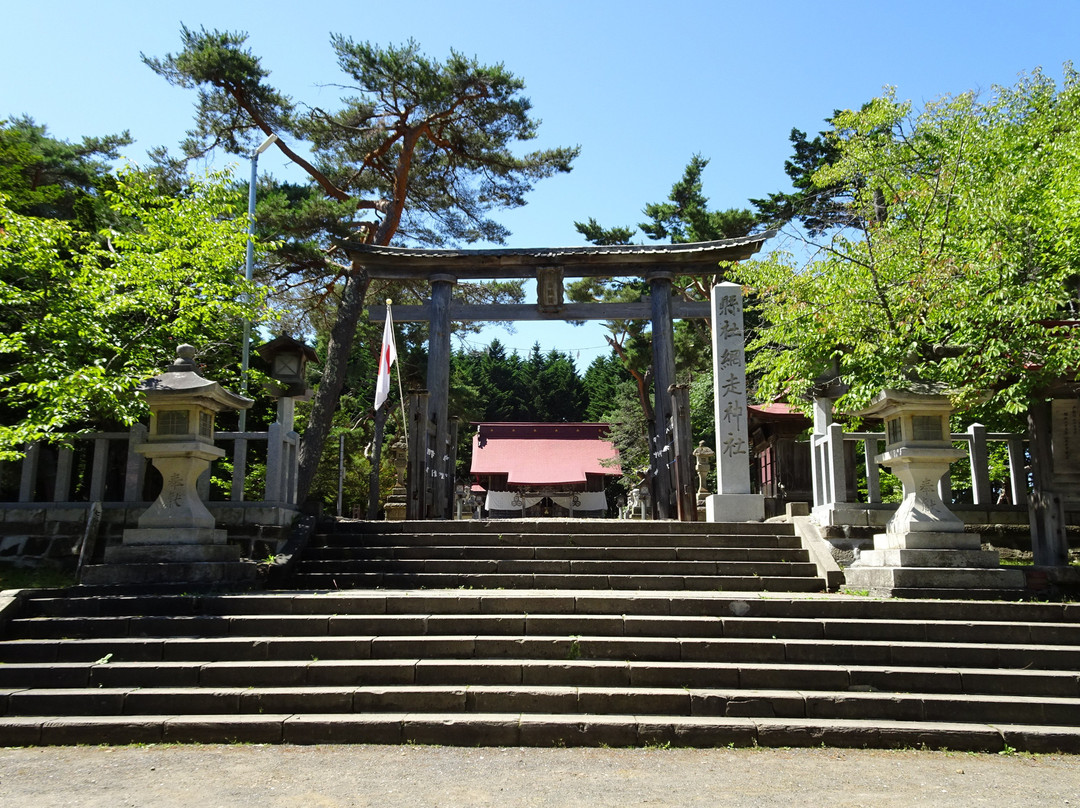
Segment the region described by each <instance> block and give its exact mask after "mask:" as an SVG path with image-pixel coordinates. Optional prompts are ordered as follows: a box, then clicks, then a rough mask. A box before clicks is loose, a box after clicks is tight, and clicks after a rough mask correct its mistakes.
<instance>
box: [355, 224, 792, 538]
mask: <svg viewBox="0 0 1080 808" xmlns="http://www.w3.org/2000/svg"><path fill="white" fill-rule="evenodd" d="M772 235H773V232H772V231H769V232H766V233H759V234H755V235H751V236H745V237H743V238H734V239H724V240H721V241H704V242H692V243H689V244H652V245H638V244H620V245H611V246H602V247H598V246H592V247H557V248H533V249H484V250H444V249H434V250H429V249H412V248H407V247H381V246H375V245H370V244H360V243H354V242H346V243H344V244H343V245H342V246H343V247H344V248H345V249H346V250H347V251H348V252H349V253H350V254H352V256H353V257H354V258H355V259H356V260H357V261H358V263H361V264H363V266H364V268H365V270H366V271H367V273H368V276H369V277H370V278H372V279H382V280H400V281H405V280H426V281H428V282H429V283H430V284H431V298H430V300H429V301H428V302H427V303H425V304H423V305H419V306H398V307H396V308H395V310H394V319H395V321H401V322H406V321H419V320H423V321H428V322H430V323H431V328H430V333H429V337H428V370H427V387H428V389H427V396H424V400H425V401H426V402H427V404H426V405H425V406H424V409H425V410H426V412H425V413H419V414H418V415H417V416H416V417H417V418H418V420H420V421H423V422H424V425H425V427H429V428H425V429H423V430H420V431H419V432H418V433H417V440H415V441H413V443H416V444H417V445H416V446H415V447H414V446H410V469H413V468H415V469H416V470H417V473H412V474H410V482H409V503H410V505H411V506H412V507H411V509H410V507H407V508H406V515H407V517H408V518H410V519H413V518H448V517H449V515H450V512H451V507H452V504H453V503H452V492H453V468H451V467H449V466H448V465H447V464H448V463H449V459H450V458H451V457H452V456H453V452H452V451H450V449H449V437H450V429H449V424H448V414H447V401H448V398H449V393H450V331H451V323H452V322H454V321H458V322H464V321H478V320H481V321H482V320H489V321H507V320H568V321H574V320H597V319H599V320H629V319H647V320H650V321H651V322H652V333H653V381H654V398H653V400H654V407H653V409H654V413H655V421H654V424H653V436H654V438H656V439H657V440H656V442H657V445H664V443H665V442H666V441H665V436H666V433H667V428H668V426H667V425H668V421H669V419H670V417H671V409H672V408H671V398H670V395H669V393H668V388H670V387H671V386H672V385H673V384H674V382H675V341H674V332H673V326H672V324H673V321H674V320H675V319H676V318H682V319H689V318H697V317H708V316H709V306H708V304H707V303H702V304H698V303H686V302H684V301H676V300H673V299H672V295H671V281H672V278H673V277H674V276H676V275H697V276H710V277H715V276H717V275H718V274H720V270H719V264H720V263H723V262H732V261H742V260H744V259H746V258H750V257H751V256H753V255H755V254H756V253H757V252H758V251H759V250H760V249H761V247H762V245H763V244H764V243H765V241H766V240H768V239H769V238H770V237H771V236H772ZM625 277H639V278H644V279H645V280H647V281H648V282H649V296H648V300H642V301H640V302H638V303H626V304H623V303H571V304H567V303H565V302H564V301H563V280H564V279H565V278H625ZM507 279H535V280H536V282H537V298H538V300H537V303H536V304H509V305H508V304H480V305H462V304H455V302H454V301H453V300H452V296H453V287H454V284H455V283H457V282H458V281H459V280H507ZM381 313H382V308H381V307H378V308H372V309H369V316H371V317H374V318H376V319H377V318H378V317H379V316H381ZM421 444H424V445H421ZM653 478H654V486H653V487H654V490H653V497H654V502H655V503H656V504H657V511H658V515H659V517H660V518H661V519H668V518H673V516H674V512H675V511H674V506H673V500H672V483H671V476H670V474H668V473H666V470H665V473H657V474H654V475H653ZM421 486H426V490H420V487H421Z"/></svg>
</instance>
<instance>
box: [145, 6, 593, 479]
mask: <svg viewBox="0 0 1080 808" xmlns="http://www.w3.org/2000/svg"><path fill="white" fill-rule="evenodd" d="M181 38H182V42H183V50H182V51H180V52H179V53H177V54H170V55H167V56H166V57H164V58H162V59H155V58H149V57H144V61H145V62H146V63H147V64H148V65H149V66H150V67H151V68H152V69H153V70H154V71H156V72H157V73H159V74H160V75H162V76H163V77H164V78H166V79H167V80H168V81H169V82H170V83H173V84H176V85H179V86H182V87H190V88H198V89H199V100H198V103H197V108H196V119H195V126H194V128H193V129H192V130H191V132H190V137H189V139H188V141H187V142H186V143H185V146H184V149H185V153H186V154H187V155H189V156H196V155H200V154H205V153H206V152H208V151H209V150H211V149H214V148H217V147H222V148H224V149H225V150H226V151H228V152H230V153H233V154H246V153H248V152H250V151H251V149H252V148H253V147H254V146H255V145H256V144H257V143H258V142H259V141H261V140H262V139H263V138H264V137H266V136H268V135H270V134H277V135H278V136H279V139H278V141H277V143H276V148H278V149H279V150H280V151H281V152H282V153H283V154H284V155H286V156H287V157H288V158H289V159H290V160H291V161H292V162H293V163H295V164H296V165H297V166H299V167H300V168H302V169H303V170H304V171H305V172H306V173H307V175H308V176H309V178H310V179H311V182H312V185H311V187H310V188H309V189H307V193H306V195H302V196H301V198H299V199H298V200H296V202H297V204H296V205H294V208H295V213H296V215H295V216H294V217H291V218H290V228H291V232H293V233H294V234H295V236H294V238H293V240H292V242H291V243H292V244H293V245H294V246H295V248H296V252H297V253H298V254H299V255H301V256H302V257H303V259H304V262H303V263H301V264H299V266H300V267H301V269H302V270H303V272H304V273H305V278H304V281H305V282H307V283H309V284H311V285H313V286H315V287H318V288H321V289H323V290H324V292H323V295H324V298H325V299H328V300H329V299H336V300H337V308H336V313H335V315H334V318H333V325H332V327H331V328H330V329H329V340H328V342H327V358H326V365H325V368H324V370H323V374H322V380H321V383H320V385H319V388H318V390H317V393H316V397H315V400H314V402H313V406H312V412H311V415H310V417H309V420H308V424H307V428H306V430H305V433H304V443H303V449H302V452H301V459H300V466H301V468H300V479H299V494H300V497H301V499H303V498H305V497H306V495H307V492H308V490H309V488H310V486H311V481H312V479H313V477H314V473H315V468H316V466H317V463H318V460H319V457H320V455H321V453H322V449H323V444H324V442H325V440H326V437H327V435H328V434H329V430H330V426H331V422H332V418H333V413H334V410H335V408H336V406H337V402H338V397H339V395H340V392H341V390H342V387H343V385H344V379H345V374H346V370H347V365H348V357H349V354H350V351H351V348H352V344H353V340H354V337H355V334H356V328H357V323H358V322H359V319H360V315H361V312H362V310H363V307H364V300H365V296H366V294H367V291H368V280H369V279H368V276H367V273H366V271H365V269H364V266H363V264H362V263H361V262H359V261H357V260H355V259H351V258H349V257H348V255H347V254H346V253H345V252H344V251H343V250H342V248H341V246H340V242H341V240H342V238H353V239H358V240H360V241H364V242H368V243H372V244H380V245H385V244H390V243H391V242H392V241H395V240H397V241H402V240H405V241H409V242H412V243H419V244H431V245H436V244H443V243H447V242H449V243H453V242H461V241H464V242H472V241H476V240H487V241H492V242H501V241H502V240H503V239H504V238H505V236H506V235H507V231H506V229H505V228H504V227H502V226H501V225H499V224H498V223H497V222H495V221H494V220H493V219H491V218H490V213H491V212H492V211H495V210H498V209H501V208H508V207H517V206H520V205H523V204H525V194H526V193H527V192H528V191H529V190H530V189H531V188H532V185H533V184H534V183H535V182H536V181H537V180H540V179H543V178H545V177H548V176H551V175H553V174H555V173H557V172H561V171H568V170H569V169H570V163H571V161H572V160H573V158H574V157H575V156H576V154H577V149H574V148H555V149H546V150H541V151H535V152H531V153H527V154H525V155H519V154H518V152H517V149H516V148H515V147H516V146H517V144H518V143H521V142H526V141H529V140H531V139H533V138H534V137H535V136H536V133H537V127H538V125H539V122H538V121H537V120H535V119H534V118H533V117H532V116H531V115H530V109H531V105H530V103H529V100H528V99H527V98H525V97H524V96H523V95H522V91H523V90H524V83H523V82H522V81H521V80H520V79H519V78H517V77H516V76H514V75H513V74H512V73H510V72H509V71H508V70H507V69H506V68H505V67H504V66H503V65H493V66H488V65H482V64H480V63H479V62H478V61H477V60H476V59H475V58H473V59H470V58H468V57H465V56H463V55H462V54H460V53H457V52H454V51H452V52H451V54H450V56H449V57H448V58H447V60H446V61H445V62H440V61H437V60H433V59H431V58H429V57H427V56H426V55H424V54H423V53H422V52H421V51H420V48H419V46H418V45H417V44H416V43H415V42H412V41H409V42H407V43H405V44H404V45H402V46H398V47H388V48H380V47H377V46H375V45H373V44H371V43H365V42H355V41H353V40H352V39H350V38H348V37H344V36H341V35H337V34H335V35H332V36H331V46H332V48H333V49H334V52H335V54H336V56H337V59H338V65H339V67H340V68H341V69H342V71H343V72H344V73H345V76H346V81H347V82H348V84H349V86H348V87H347V89H346V97H345V98H343V99H342V102H341V106H340V107H339V108H338V109H336V110H328V109H323V108H321V107H318V106H316V107H313V108H312V109H311V110H310V111H309V112H307V113H303V114H302V113H301V112H299V111H298V108H297V107H296V106H295V105H294V104H293V102H292V100H291V99H289V98H287V97H286V96H284V95H283V94H282V93H280V92H279V91H278V90H277V89H275V88H274V87H272V86H271V85H270V84H269V83H268V82H267V78H268V76H269V73H268V71H267V70H265V69H264V68H263V67H262V65H261V62H260V60H259V58H258V57H256V56H255V55H254V54H253V53H252V52H251V51H250V50H249V49H247V48H246V47H245V45H246V40H247V36H246V34H239V33H229V32H220V31H207V30H205V29H200V30H199V31H193V30H190V29H188V28H187V27H182V29H181ZM293 143H297V144H300V143H302V144H304V145H305V146H307V147H308V148H309V149H310V150H311V153H312V155H313V159H312V160H311V161H308V160H307V159H305V158H304V157H303V156H302V155H301V154H300V153H299V152H298V151H297V150H295V149H294V148H293V145H292V144H293ZM285 212H286V208H284V207H283V208H282V209H281V213H282V215H284V213H285ZM282 226H283V227H284V223H283V225H282ZM342 283H343V284H344V286H343V288H342Z"/></svg>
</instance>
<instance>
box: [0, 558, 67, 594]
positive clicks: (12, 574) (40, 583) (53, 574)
mask: <svg viewBox="0 0 1080 808" xmlns="http://www.w3.org/2000/svg"><path fill="white" fill-rule="evenodd" d="M74 585H75V573H73V572H66V571H64V570H59V569H56V568H55V567H19V566H16V565H14V564H11V563H9V562H2V561H0V589H60V588H63V587H65V586H74Z"/></svg>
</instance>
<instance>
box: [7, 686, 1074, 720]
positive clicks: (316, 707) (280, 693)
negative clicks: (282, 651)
mask: <svg viewBox="0 0 1080 808" xmlns="http://www.w3.org/2000/svg"><path fill="white" fill-rule="evenodd" d="M192 712H195V713H201V714H245V713H249V714H250V713H256V714H257V713H365V714H370V713H386V712H406V713H433V712H434V713H520V712H528V713H533V714H553V715H558V714H562V715H571V714H586V715H589V716H594V715H625V714H630V713H632V714H637V715H669V716H699V717H701V716H711V717H727V718H735V717H740V718H747V717H749V718H754V717H758V718H773V717H776V718H797V719H837V718H839V719H850V718H860V719H864V720H865V719H873V720H885V721H950V722H957V721H963V722H985V723H993V724H997V723H1006V724H1016V723H1021V722H1027V723H1037V724H1041V725H1048V726H1069V725H1080V698H1045V697H1030V696H1016V695H1009V696H995V695H972V694H955V693H950V694H894V693H874V692H847V691H844V692H837V691H813V690H754V689H743V688H738V689H723V688H681V687H680V688H662V687H648V688H645V687H637V688H633V687H576V686H565V685H563V686H558V685H532V686H525V685H521V686H508V685H466V686H462V685H388V686H366V687H364V686H362V687H216V688H199V687H177V688H167V687H166V688H123V687H109V688H105V687H97V688H55V689H51V690H43V689H27V690H16V691H12V692H9V693H0V715H7V716H35V715H36V716H44V715H54V716H59V715H68V716H84V715H154V714H165V715H167V714H184V713H192Z"/></svg>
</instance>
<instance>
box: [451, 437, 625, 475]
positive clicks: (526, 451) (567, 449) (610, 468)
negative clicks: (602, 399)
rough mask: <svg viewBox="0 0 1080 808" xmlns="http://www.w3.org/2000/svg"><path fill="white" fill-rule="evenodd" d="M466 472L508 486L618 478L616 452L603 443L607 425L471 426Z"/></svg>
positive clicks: (617, 454)
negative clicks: (473, 431) (495, 478)
mask: <svg viewBox="0 0 1080 808" xmlns="http://www.w3.org/2000/svg"><path fill="white" fill-rule="evenodd" d="M474 426H476V427H477V432H476V434H475V435H474V436H473V457H472V473H473V474H474V475H477V476H481V475H499V474H505V475H507V480H506V481H507V483H508V484H509V485H566V484H571V483H584V482H586V475H590V474H604V475H609V476H611V475H614V476H618V475H620V474H622V469H620V468H619V464H618V463H613V464H610V465H604V464H603V461H610V460H617V459H618V457H619V453H618V451H617V450H616V449H615V447H614V446H612V445H611V443H609V442H608V441H607V439H606V437H605V436H606V435H607V431H608V425H607V424H578V423H558V424H544V423H531V422H522V423H483V424H474Z"/></svg>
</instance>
